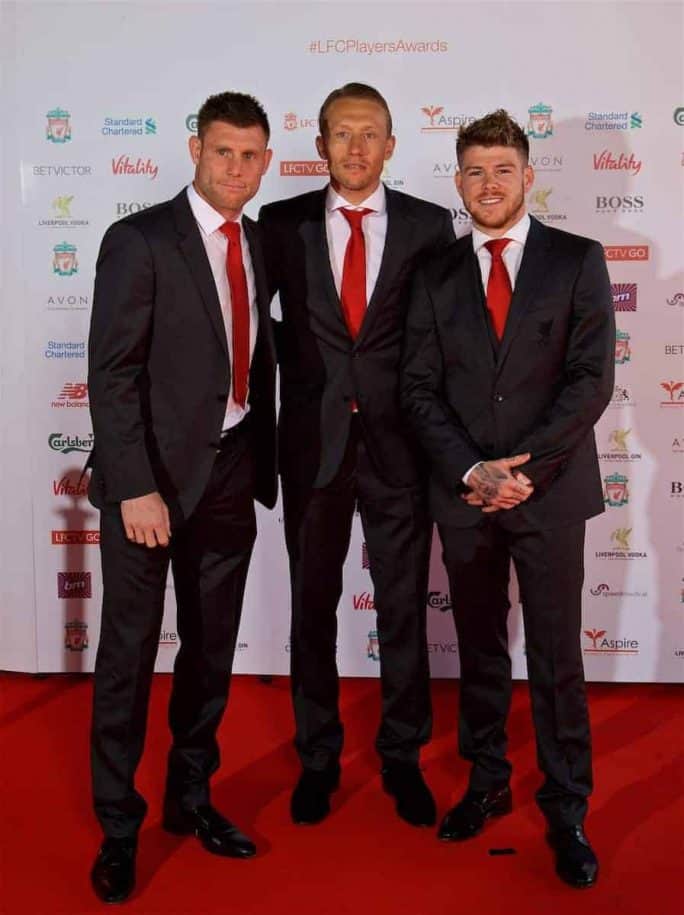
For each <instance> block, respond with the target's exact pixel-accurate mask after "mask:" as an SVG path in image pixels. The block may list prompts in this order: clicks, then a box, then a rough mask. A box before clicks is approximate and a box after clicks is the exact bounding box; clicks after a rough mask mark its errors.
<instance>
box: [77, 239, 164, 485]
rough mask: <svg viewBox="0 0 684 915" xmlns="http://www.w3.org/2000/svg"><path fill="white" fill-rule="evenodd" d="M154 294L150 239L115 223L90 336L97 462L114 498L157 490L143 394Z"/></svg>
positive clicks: (100, 269) (100, 265) (99, 273)
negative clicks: (148, 444) (142, 401)
mask: <svg viewBox="0 0 684 915" xmlns="http://www.w3.org/2000/svg"><path fill="white" fill-rule="evenodd" d="M154 293H155V276H154V266H153V263H152V256H151V252H150V250H149V247H148V245H147V242H146V241H145V239H144V237H143V235H142V234H141V233H140V232H139V231H138V230H137V229H136V228H135V227H133V226H131V225H129V224H127V223H115V224H114V225H113V226H111V227H110V228H109V229H108V230H107V232H106V234H105V236H104V238H103V240H102V245H101V247H100V253H99V256H98V260H97V268H96V273H95V293H94V296H93V311H92V316H91V321H90V336H89V339H88V360H89V362H88V392H89V398H90V412H91V415H92V419H93V431H94V433H95V450H96V457H95V461H94V462H95V465H96V467H97V469H98V470H99V472H100V473H101V474H102V476H103V478H104V483H105V493H106V497H107V500H108V501H111V502H120V501H122V500H123V499H131V498H135V497H136V496H141V495H145V494H146V493H150V492H154V491H155V490H156V489H157V483H156V481H155V479H154V475H153V473H152V468H151V465H150V460H149V456H148V453H147V447H146V443H145V423H144V421H143V414H142V406H141V397H140V388H141V384H144V383H145V373H146V366H147V354H148V349H149V343H150V337H151V331H152V314H153V303H154Z"/></svg>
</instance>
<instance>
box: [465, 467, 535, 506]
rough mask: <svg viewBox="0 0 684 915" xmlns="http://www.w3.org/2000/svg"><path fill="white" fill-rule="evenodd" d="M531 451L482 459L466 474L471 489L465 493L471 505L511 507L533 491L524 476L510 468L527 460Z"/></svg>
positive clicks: (527, 497)
mask: <svg viewBox="0 0 684 915" xmlns="http://www.w3.org/2000/svg"><path fill="white" fill-rule="evenodd" d="M529 459H530V454H516V455H514V456H513V457H509V458H499V460H496V461H483V462H482V463H481V464H478V465H477V466H476V467H474V468H473V469H472V470H471V471H470V473H469V474H468V478H467V481H466V485H467V486H469V487H470V489H471V492H470V493H468V495H467V496H464V498H465V500H466V502H468V503H469V504H471V505H483V504H484V505H485V506H487V507H486V508H484V509H483V511H485V512H486V511H495V510H497V509H500V508H503V509H510V508H515V506H516V505H520V503H521V502H524V501H525V500H526V499H529V497H530V496H531V495H532V493H533V492H534V487H533V486H532V484H531V483H530V482H529V480H528V479H527V477H525V476H524V475H523V474H520V473H517V474H516V473H513V472H512V470H513V469H514V468H516V467H519V466H520V465H521V464H526V463H527V462H528V461H529Z"/></svg>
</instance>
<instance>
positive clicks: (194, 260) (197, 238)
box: [172, 190, 228, 357]
mask: <svg viewBox="0 0 684 915" xmlns="http://www.w3.org/2000/svg"><path fill="white" fill-rule="evenodd" d="M172 207H173V214H174V219H175V221H176V229H177V230H178V235H179V239H178V247H179V248H180V251H181V253H182V255H183V257H184V258H185V261H186V263H187V265H188V268H189V270H190V273H191V274H192V277H193V279H194V281H195V285H196V286H197V291H198V292H199V295H200V298H201V300H202V302H203V304H204V307H205V309H206V311H207V314H208V316H209V320H210V321H211V324H212V326H213V328H214V330H215V331H216V336H217V337H218V338H219V341H220V343H221V346H222V347H223V349H224V351H225V353H226V357H227V356H228V341H227V340H226V328H225V325H224V323H223V315H222V313H221V304H220V302H219V297H218V293H217V292H216V283H215V282H214V275H213V274H212V272H211V267H210V265H209V259H208V257H207V252H206V249H205V247H204V242H203V241H202V236H201V235H200V230H199V228H198V227H197V223H196V222H195V217H194V216H193V213H192V210H191V209H190V204H189V202H188V195H187V192H186V191H185V190H182V191H181V192H180V194H178V195H177V196H176V197H175V198H174V199H173V202H172Z"/></svg>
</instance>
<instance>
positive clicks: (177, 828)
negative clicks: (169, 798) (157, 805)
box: [162, 823, 256, 858]
mask: <svg viewBox="0 0 684 915" xmlns="http://www.w3.org/2000/svg"><path fill="white" fill-rule="evenodd" d="M162 829H163V830H164V832H168V833H170V834H171V835H172V836H195V838H196V839H198V840H199V842H200V845H201V846H202V848H204V849H205V850H206V851H208V852H209V853H210V854H212V855H218V856H219V857H220V858H253V857H254V855H255V854H256V849H255V850H254V851H248V852H241V851H228V850H227V849H224V850H220V849H221V848H222V847H223V846H215V845H213V844H212V843H210V842H208V841H206V840H205V839H203V838H202V836H201V835H200V834H199V830H198V829H197V828H196V827H195V826H185V825H183V824H180V823H162Z"/></svg>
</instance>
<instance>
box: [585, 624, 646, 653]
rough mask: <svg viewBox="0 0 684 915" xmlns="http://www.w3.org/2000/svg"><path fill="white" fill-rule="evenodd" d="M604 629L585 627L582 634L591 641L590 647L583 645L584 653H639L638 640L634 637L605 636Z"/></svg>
mask: <svg viewBox="0 0 684 915" xmlns="http://www.w3.org/2000/svg"><path fill="white" fill-rule="evenodd" d="M607 634H608V632H607V630H606V629H585V630H584V635H585V636H586V637H587V638H588V639H589V641H590V642H591V647H585V649H584V653H585V654H628V655H635V654H639V642H638V641H637V640H636V639H628V638H620V639H609V638H607V637H606V636H607Z"/></svg>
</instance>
